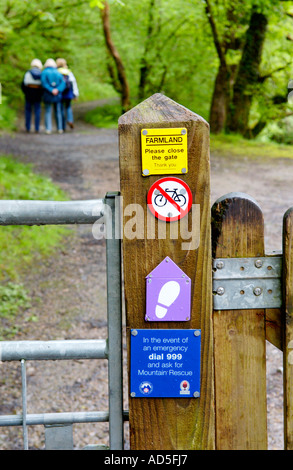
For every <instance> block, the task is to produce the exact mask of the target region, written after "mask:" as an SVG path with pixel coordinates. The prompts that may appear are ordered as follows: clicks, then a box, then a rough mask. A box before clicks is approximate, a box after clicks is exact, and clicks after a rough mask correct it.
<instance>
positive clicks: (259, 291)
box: [253, 287, 262, 296]
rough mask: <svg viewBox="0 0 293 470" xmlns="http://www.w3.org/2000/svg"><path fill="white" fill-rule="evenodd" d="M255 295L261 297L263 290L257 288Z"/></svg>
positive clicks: (254, 291)
mask: <svg viewBox="0 0 293 470" xmlns="http://www.w3.org/2000/svg"><path fill="white" fill-rule="evenodd" d="M253 293H254V295H256V296H259V295H261V293H262V289H261V288H260V287H256V288H255V289H254V290H253Z"/></svg>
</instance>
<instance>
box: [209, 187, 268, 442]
mask: <svg viewBox="0 0 293 470" xmlns="http://www.w3.org/2000/svg"><path fill="white" fill-rule="evenodd" d="M212 246H213V248H212V255H213V258H254V257H262V256H264V222H263V214H262V211H261V209H260V208H259V206H258V205H257V204H256V202H255V201H254V200H253V199H252V198H250V197H249V196H247V195H245V194H241V193H232V194H228V195H226V196H223V197H221V198H220V199H218V201H216V202H215V204H214V205H213V207H212ZM243 269H244V268H243ZM213 320H214V325H213V332H214V354H215V391H216V393H215V404H216V406H215V408H216V423H217V426H216V448H217V450H264V449H266V448H267V419H266V418H267V414H266V363H265V360H266V356H265V340H266V337H265V312H264V310H263V309H250V310H218V311H214V313H213Z"/></svg>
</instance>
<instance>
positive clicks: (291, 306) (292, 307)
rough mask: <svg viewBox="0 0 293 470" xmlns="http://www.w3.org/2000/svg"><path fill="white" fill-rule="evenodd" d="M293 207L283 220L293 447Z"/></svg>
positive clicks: (288, 425)
mask: <svg viewBox="0 0 293 470" xmlns="http://www.w3.org/2000/svg"><path fill="white" fill-rule="evenodd" d="M292 284H293V208H291V209H289V210H288V211H287V212H286V213H285V215H284V221H283V312H284V318H283V333H284V338H283V365H284V367H283V370H284V382H283V387H284V448H285V450H292V449H293V400H292V392H293V373H292V367H293V352H292V351H293V327H292V326H293V288H292Z"/></svg>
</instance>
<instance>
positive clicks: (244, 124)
mask: <svg viewBox="0 0 293 470" xmlns="http://www.w3.org/2000/svg"><path fill="white" fill-rule="evenodd" d="M267 23H268V20H267V17H266V16H265V15H264V14H262V13H258V12H255V11H253V12H252V14H251V18H250V24H249V28H248V30H247V33H246V41H245V45H244V49H243V53H242V57H241V61H240V64H239V69H238V73H237V78H236V80H235V85H234V87H233V99H232V103H231V106H230V109H229V116H228V119H227V130H228V131H230V132H238V133H240V134H242V135H243V136H245V135H247V133H248V125H249V113H250V108H251V104H252V100H253V95H254V93H255V85H256V84H257V83H258V78H259V68H260V63H261V58H262V49H263V44H264V41H265V35H266V29H267Z"/></svg>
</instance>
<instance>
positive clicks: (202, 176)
mask: <svg viewBox="0 0 293 470" xmlns="http://www.w3.org/2000/svg"><path fill="white" fill-rule="evenodd" d="M170 127H173V128H174V127H186V128H187V133H188V167H189V171H188V173H187V174H185V175H174V176H178V177H179V178H181V179H182V180H184V181H185V182H186V183H187V184H188V186H189V187H190V189H191V192H192V195H193V204H199V205H200V245H199V248H198V249H188V250H183V249H182V242H186V240H184V239H183V238H182V236H180V228H181V221H178V222H172V223H170V224H164V222H161V221H158V220H157V219H155V218H154V217H153V216H152V217H151V218H150V217H149V214H148V210H147V204H146V200H147V193H148V190H149V188H150V187H151V185H152V184H153V183H154V182H155V181H157V180H158V179H160V178H161V177H164V175H162V176H150V177H143V176H142V174H141V173H142V168H141V147H140V142H141V137H140V133H141V129H143V128H170ZM119 152H120V182H121V183H120V184H121V186H120V188H121V194H122V197H123V212H124V217H123V226H124V236H123V260H124V283H125V303H126V325H127V335H128V357H130V354H129V347H130V346H129V331H130V329H131V328H137V329H147V328H152V329H160V328H173V329H193V328H200V329H201V330H202V335H201V348H202V352H201V397H200V398H197V399H194V398H192V399H191V398H179V399H173V398H131V397H130V398H129V402H130V403H129V421H130V445H131V449H136V450H138V449H140V450H144V449H146V450H153V449H157V450H160V449H164V450H169V449H175V450H178V449H185V450H187V449H213V448H214V445H215V442H214V432H215V429H214V395H213V340H212V279H211V230H210V167H209V125H208V124H207V122H206V121H205V120H204V119H202V118H201V117H200V116H198V115H196V114H195V113H192V112H191V111H189V110H188V109H186V108H184V107H183V106H180V105H179V104H177V103H175V102H174V101H172V100H170V99H169V98H167V97H165V96H163V95H161V94H156V95H153V96H151V97H150V98H148V99H147V100H146V101H144V102H143V103H141V104H139V105H138V106H136V107H135V108H133V109H132V110H131V111H129V112H128V113H126V114H124V115H123V116H121V117H120V119H119ZM134 203H135V204H139V205H140V206H141V207H142V208H143V218H144V224H143V225H144V226H143V230H142V236H141V237H140V239H137V238H134V239H132V240H131V239H129V237H127V236H126V235H125V227H126V224H127V222H128V221H129V220H130V219H129V216H127V215H125V213H128V212H127V208H129V204H134ZM192 211H193V209H192V210H191V212H190V213H189V214H188V216H186V217H188V223H189V229H190V230H191V227H192ZM128 214H129V215H130V216H131V214H130V213H128ZM150 221H151V223H152V224H154V225H155V230H156V236H155V237H154V238H153V239H150V238H148V237H147V226H148V223H150ZM162 224H164V226H165V225H166V239H159V237H158V233H159V232H158V230H159V229H161V228H162ZM163 228H164V227H163ZM176 230H177V231H178V233H179V237H178V238H176V237H175V238H174V231H175V232H176ZM166 256H169V257H170V258H171V259H172V260H173V261H174V262H175V263H176V264H177V265H178V266H179V267H180V268H181V269H182V270H183V271H184V272H185V273H186V274H187V275H188V276H189V277H190V278H191V282H192V299H191V304H192V307H191V319H190V321H188V322H168V323H167V324H166V322H145V320H144V317H145V300H146V299H145V294H146V288H145V277H146V275H147V274H149V273H150V272H151V271H152V270H153V269H154V268H155V267H156V266H157V265H158V264H159V263H160V262H161V261H162V260H163V259H164V258H165V257H166Z"/></svg>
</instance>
